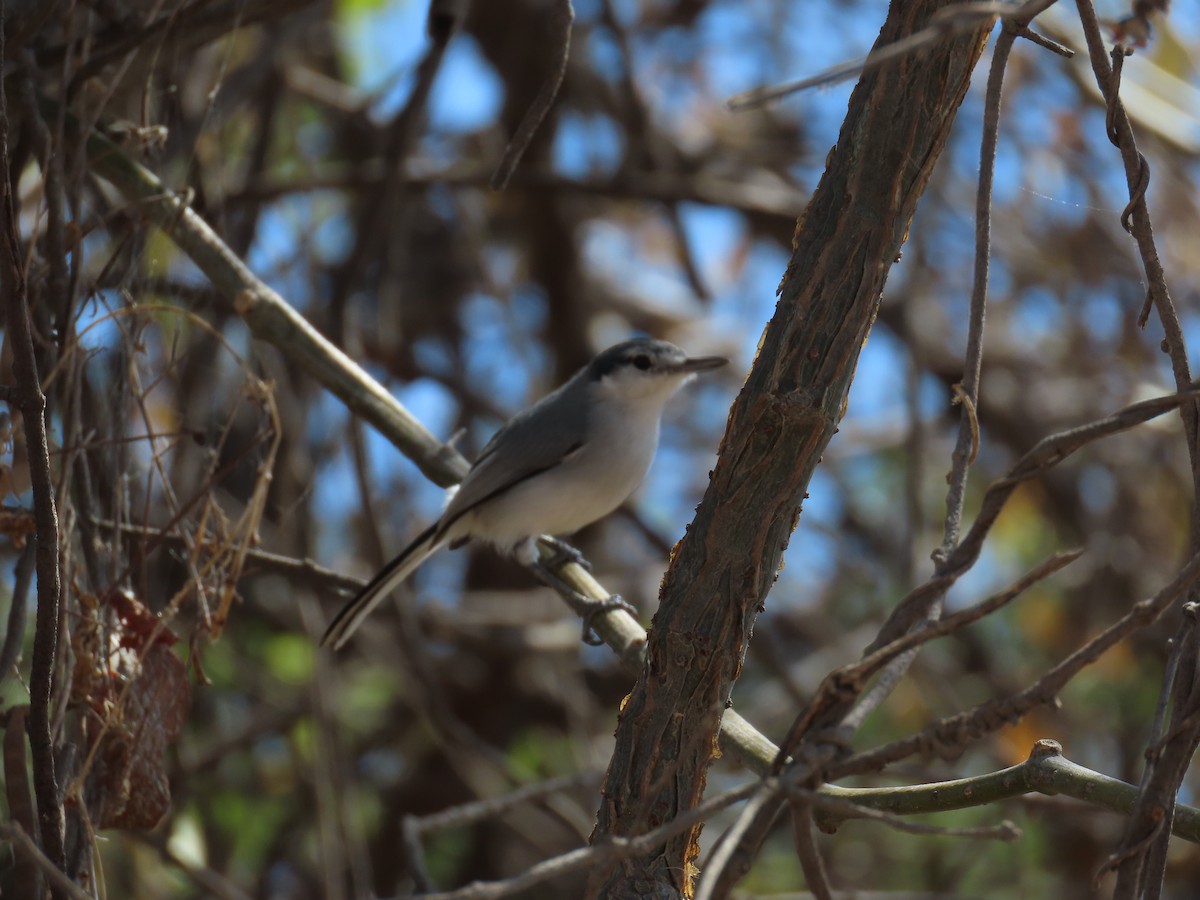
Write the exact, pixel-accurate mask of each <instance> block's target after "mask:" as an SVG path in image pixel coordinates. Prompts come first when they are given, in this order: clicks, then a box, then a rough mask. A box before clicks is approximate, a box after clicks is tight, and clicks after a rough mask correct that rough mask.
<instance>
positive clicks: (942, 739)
mask: <svg viewBox="0 0 1200 900" xmlns="http://www.w3.org/2000/svg"><path fill="white" fill-rule="evenodd" d="M1198 580H1200V554H1197V555H1196V556H1194V557H1192V559H1191V560H1189V562H1188V564H1187V565H1186V566H1184V567H1183V568H1182V569H1181V570H1180V571H1179V572H1178V573H1177V574H1176V575H1175V577H1174V578H1172V579H1171V581H1170V582H1169V583H1168V584H1167V585H1166V586H1164V587H1163V588H1162V589H1161V590H1160V591H1159V592H1158V593H1157V594H1155V595H1154V597H1152V598H1151V599H1149V600H1140V601H1138V602H1137V603H1135V604H1134V605H1133V608H1132V609H1130V611H1129V612H1128V613H1126V614H1125V615H1124V616H1122V617H1121V618H1120V619H1118V620H1117V621H1116V622H1114V623H1113V624H1112V625H1109V626H1108V628H1106V629H1104V631H1102V632H1100V634H1098V635H1096V637H1094V638H1092V640H1090V641H1088V642H1087V643H1086V644H1084V645H1083V646H1082V647H1080V648H1079V649H1078V650H1076V651H1075V652H1074V653H1072V654H1071V655H1070V656H1068V657H1067V658H1066V659H1064V660H1062V661H1061V662H1059V663H1058V664H1057V665H1056V666H1054V667H1053V668H1051V669H1050V670H1049V671H1047V672H1046V674H1044V675H1043V676H1042V677H1041V678H1039V679H1038V680H1037V681H1036V682H1034V683H1033V684H1031V685H1030V686H1029V687H1027V688H1026V689H1025V690H1023V691H1020V692H1019V693H1017V694H1013V695H1012V696H1009V697H1003V698H994V699H992V700H988V701H986V702H985V703H981V704H980V705H978V706H976V707H974V708H973V709H970V710H966V711H964V712H961V713H958V714H957V715H954V716H949V717H947V718H945V719H940V720H939V721H937V722H934V723H933V724H931V725H929V726H927V727H926V728H924V729H923V730H921V731H920V732H918V733H917V734H913V735H909V736H908V737H904V738H901V739H899V740H897V741H893V742H892V743H890V744H885V745H884V746H882V747H876V748H874V749H872V750H867V751H864V752H862V753H856V754H854V755H853V756H850V757H847V758H846V759H844V760H839V761H838V762H836V763H833V764H831V765H830V766H829V771H828V773H827V777H828V778H829V779H830V780H834V779H836V778H843V777H846V776H848V775H859V774H863V773H865V772H873V771H878V770H880V769H882V768H884V767H885V766H887V765H890V764H892V763H895V762H898V761H899V760H901V759H904V758H906V757H908V756H911V755H912V754H914V753H936V754H942V755H950V754H954V753H956V752H958V751H960V750H961V748H962V747H964V746H966V745H967V744H968V743H970V742H971V741H974V740H978V739H979V738H980V737H981V736H983V735H985V734H988V733H990V732H992V731H995V730H996V729H998V728H1001V727H1003V726H1004V725H1006V724H1008V723H1011V722H1015V721H1017V720H1018V719H1020V718H1021V717H1022V716H1024V715H1026V714H1027V713H1028V712H1029V711H1030V710H1031V709H1034V708H1035V707H1037V706H1044V705H1046V704H1050V703H1053V702H1055V700H1056V698H1057V697H1058V694H1059V692H1060V691H1061V690H1062V689H1063V688H1064V687H1065V686H1066V685H1067V683H1068V682H1069V681H1070V680H1071V679H1072V678H1074V677H1075V676H1076V675H1077V674H1078V673H1079V672H1080V671H1081V670H1082V669H1083V668H1084V667H1086V666H1088V665H1090V664H1091V663H1093V662H1095V661H1096V660H1097V659H1099V657H1100V656H1101V655H1102V654H1103V653H1104V652H1105V651H1107V650H1109V649H1111V648H1112V647H1114V646H1115V645H1116V644H1118V643H1120V642H1121V641H1123V640H1124V639H1125V638H1127V637H1128V636H1129V635H1130V634H1132V633H1133V632H1135V631H1137V630H1138V629H1141V628H1146V627H1147V626H1149V625H1151V624H1153V623H1154V622H1156V621H1157V620H1158V619H1159V617H1161V616H1162V614H1163V613H1165V612H1166V611H1167V610H1168V609H1170V608H1171V606H1172V604H1174V603H1175V602H1176V601H1178V600H1179V598H1180V597H1181V596H1183V595H1184V594H1185V592H1187V591H1189V590H1191V589H1193V588H1194V587H1195V585H1196V584H1197V581H1198Z"/></svg>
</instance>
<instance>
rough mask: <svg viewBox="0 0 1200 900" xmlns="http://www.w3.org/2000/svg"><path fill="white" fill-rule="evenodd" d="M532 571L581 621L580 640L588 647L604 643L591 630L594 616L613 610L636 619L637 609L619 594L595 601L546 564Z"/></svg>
mask: <svg viewBox="0 0 1200 900" xmlns="http://www.w3.org/2000/svg"><path fill="white" fill-rule="evenodd" d="M569 549H571V550H574V548H573V547H569ZM576 552H578V551H576ZM560 565H561V564H560ZM533 571H534V572H536V573H537V575H538V577H539V578H540V579H541V580H542V582H543V583H544V584H545V585H546V586H547V587H552V588H554V590H556V591H558V593H559V594H560V595H561V596H562V598H563V599H564V600H566V601H567V605H568V606H570V607H571V609H572V610H574V611H575V613H576V614H577V615H578V616H579V617H580V618H582V619H583V638H582V640H583V642H584V643H585V644H588V645H589V646H592V647H598V646H600V645H601V644H603V643H604V639H603V638H601V637H600V636H599V635H598V634H596V632H595V630H594V629H593V628H592V623H593V622H594V621H595V619H596V616H599V615H603V614H604V613H607V612H611V611H612V610H614V609H623V610H624V611H625V612H627V613H629V614H630V615H631V616H634V617H635V618H636V617H637V609H636V608H635V607H633V606H632V605H630V604H629V603H627V602H626V601H625V600H624V599H623V598H622V597H621V595H620V594H612V595H611V596H609V597H608V599H606V600H596V599H594V598H592V597H589V596H587V595H586V594H583V593H580V592H579V591H577V590H576V589H575V588H574V587H572V586H571V585H569V584H567V582H566V581H564V580H563V578H562V577H561V576H560V575H559V574H558V572H557V571H556V570H555V569H554V568H552V567H551V566H550V565H548V564H547V563H542V562H537V563H534V564H533Z"/></svg>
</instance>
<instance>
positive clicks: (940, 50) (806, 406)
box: [588, 0, 991, 898]
mask: <svg viewBox="0 0 1200 900" xmlns="http://www.w3.org/2000/svg"><path fill="white" fill-rule="evenodd" d="M949 5H951V4H950V2H947V0H923V2H908V3H893V4H892V6H891V9H890V11H889V15H888V19H887V22H886V23H885V24H884V27H883V30H882V31H881V33H880V36H879V40H878V42H877V45H876V46H877V47H881V46H884V45H886V44H890V43H892V42H894V41H896V40H897V39H899V38H902V37H904V36H906V35H909V34H913V33H914V32H916V31H918V30H920V29H922V28H923V27H925V26H926V25H928V24H929V22H930V19H931V17H932V16H933V15H934V14H935V13H937V11H938V10H940V9H942V8H944V7H946V6H949ZM985 25H986V27H983V28H979V29H976V30H971V31H966V32H962V33H959V34H956V35H949V36H945V37H943V38H942V39H940V40H938V41H937V42H935V43H932V44H930V45H928V46H927V47H926V48H924V49H922V50H918V51H916V52H914V53H912V54H909V55H907V56H904V57H902V58H899V59H898V60H896V61H895V62H891V63H888V64H885V65H883V66H881V67H879V68H878V69H875V70H873V71H869V72H867V73H866V74H864V75H863V77H862V78H861V80H860V82H859V84H858V86H857V87H856V89H855V91H854V93H853V95H852V97H851V99H850V105H849V110H848V113H847V116H846V120H845V122H844V124H843V126H842V131H841V134H840V136H839V138H838V143H837V145H836V146H835V147H834V149H833V150H832V151H831V153H830V155H829V160H828V166H827V168H826V171H825V174H824V176H823V177H822V179H821V182H820V184H819V186H818V187H817V190H816V193H815V194H814V195H813V199H812V201H811V203H810V204H809V206H808V208H807V210H806V211H805V213H804V215H803V216H802V217H801V219H800V221H799V223H798V225H797V229H796V235H795V239H794V242H793V253H792V258H791V260H790V262H789V264H788V269H787V272H786V274H785V275H784V279H783V282H782V285H781V289H780V290H781V297H780V301H779V303H778V305H777V307H776V311H775V315H774V317H773V318H772V320H771V322H770V324H769V325H768V327H767V330H766V332H765V334H764V336H763V342H762V347H761V350H760V352H759V356H758V359H757V360H756V361H755V364H754V367H753V369H752V370H751V372H750V375H749V378H748V379H747V381H746V384H745V386H744V388H743V389H742V392H741V395H740V396H739V397H738V399H737V401H736V402H735V403H734V406H733V409H732V410H731V412H730V418H729V425H728V428H727V431H726V436H725V439H724V441H723V442H722V445H721V449H720V456H719V460H718V463H717V466H716V468H715V470H714V472H713V475H712V478H711V481H710V483H709V486H708V490H707V491H706V493H705V496H704V499H703V501H702V503H701V505H700V507H699V510H698V512H697V515H696V519H695V522H694V524H693V526H692V528H691V529H690V530H689V533H688V535H686V536H685V538H684V540H683V541H682V542H681V543H680V545H679V547H678V548H677V552H676V554H675V555H674V557H673V559H672V563H671V567H670V569H669V570H668V572H667V576H666V579H665V581H664V583H663V588H662V595H661V596H662V603H661V606H660V609H659V611H658V614H657V615H656V616H655V618H654V623H653V626H652V628H651V631H650V638H649V646H648V651H649V652H648V656H647V664H646V667H645V668H644V670H643V671H642V674H641V676H640V677H639V679H638V681H637V684H636V685H635V687H634V689H633V692H632V694H631V696H630V698H629V700H628V701H627V703H626V705H625V707H624V709H623V711H622V713H621V716H620V721H619V724H618V726H617V734H616V738H617V744H616V749H615V751H614V754H613V758H612V762H611V763H610V767H609V771H608V774H607V777H606V781H605V785H604V788H603V795H602V802H601V806H600V810H599V816H598V822H597V825H596V829H595V831H594V832H593V835H592V840H593V842H598V841H602V840H603V839H604V837H605V836H606V835H632V834H637V833H639V832H641V831H645V830H647V829H649V828H653V827H654V826H656V825H659V824H661V823H663V822H664V821H668V820H670V819H672V818H674V817H675V816H676V815H678V814H679V812H680V811H681V810H685V809H688V808H690V807H692V806H694V805H695V804H696V803H697V802H698V801H699V800H700V798H701V795H702V794H703V791H704V785H705V780H706V777H707V772H708V766H709V764H710V763H711V761H712V759H713V758H714V751H715V749H716V737H717V731H718V725H719V722H720V717H721V713H722V711H723V710H724V708H725V706H726V705H727V703H728V701H729V698H730V692H731V690H732V687H733V684H734V682H735V680H736V679H737V677H738V674H739V673H740V670H741V665H742V659H743V657H744V655H745V651H746V646H747V643H748V641H749V638H750V634H751V631H752V628H753V625H754V620H755V618H756V616H757V614H758V612H759V610H760V609H762V604H763V602H764V600H765V597H766V595H767V592H768V591H769V590H770V588H771V585H772V584H773V583H774V580H775V574H776V572H777V570H778V568H779V565H780V559H781V556H782V554H783V551H784V549H785V548H786V546H787V543H788V539H789V537H790V535H791V533H792V530H793V529H794V527H795V525H796V521H797V518H798V516H799V513H800V505H801V501H802V500H803V498H804V496H805V488H806V486H807V485H808V481H809V478H810V477H811V475H812V473H813V470H814V469H815V467H816V465H817V463H818V462H819V460H820V458H821V454H822V453H823V452H824V449H825V447H826V445H827V444H828V443H829V440H830V438H831V437H832V436H833V434H834V432H835V431H836V428H837V423H838V421H839V420H840V418H841V416H842V413H843V410H844V408H845V404H846V397H847V393H848V391H849V387H850V383H851V380H852V379H853V375H854V369H855V365H856V363H857V360H858V354H859V350H860V348H861V347H862V345H863V342H864V341H865V340H866V338H867V335H868V333H869V332H870V328H871V324H872V322H873V321H874V318H875V313H876V311H877V309H878V306H879V300H880V296H881V294H882V291H883V287H884V283H885V281H886V279H887V275H888V272H889V271H890V269H891V266H892V264H893V263H894V262H895V261H897V260H898V259H899V255H900V248H901V246H902V244H903V243H904V240H905V237H906V235H907V230H908V226H909V222H910V220H911V219H912V216H913V213H914V211H915V209H916V204H917V200H918V199H919V198H920V196H921V193H922V191H923V190H924V188H925V185H926V182H927V181H928V179H929V176H930V173H931V171H932V169H933V166H934V164H935V163H936V162H937V159H938V157H939V156H940V155H941V152H942V149H943V147H944V146H945V144H946V140H947V137H948V135H949V132H950V127H951V125H952V124H953V121H954V117H955V113H956V112H957V110H958V107H959V105H960V103H961V102H962V99H963V96H964V94H965V92H966V90H967V86H968V83H969V81H970V77H971V72H972V70H973V69H974V67H975V64H976V62H977V61H978V60H979V57H980V55H981V53H982V51H983V47H984V45H985V43H986V39H987V34H988V31H989V30H990V25H991V23H990V22H987V23H985ZM699 831H700V829H699V826H697V827H696V828H694V829H693V830H692V831H690V832H687V833H684V834H683V835H681V836H680V837H678V838H676V839H674V840H672V841H670V842H668V843H667V844H666V845H665V846H663V847H660V848H659V849H658V850H656V851H655V852H654V853H652V854H650V855H648V856H645V857H641V858H636V859H631V860H625V861H623V862H622V863H620V864H617V865H614V866H612V867H607V868H602V869H597V870H596V871H595V872H594V873H593V874H592V877H591V878H590V880H589V884H588V897H597V898H598V897H604V898H626V897H628V898H633V897H639V898H645V897H656V898H657V897H662V898H668V897H680V896H690V895H691V889H692V881H693V877H694V874H695V869H694V865H693V862H694V860H695V858H696V854H697V852H698V838H699Z"/></svg>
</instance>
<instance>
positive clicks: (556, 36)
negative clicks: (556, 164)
mask: <svg viewBox="0 0 1200 900" xmlns="http://www.w3.org/2000/svg"><path fill="white" fill-rule="evenodd" d="M574 21H575V10H574V8H573V7H572V6H571V0H555V2H554V8H553V10H552V11H551V13H550V16H549V19H548V22H547V24H548V26H549V29H548V30H549V32H550V35H549V37H550V39H551V40H552V41H553V43H554V46H553V47H552V48H547V49H552V50H553V51H554V58H553V59H552V60H551V66H550V71H549V72H547V73H546V78H545V79H544V80H543V81H542V86H541V87H540V88H539V89H538V92H537V96H536V97H534V98H533V102H532V103H531V104H529V109H528V110H526V112H525V116H524V118H522V119H521V124H520V125H518V126H517V130H516V132H515V133H514V134H513V136H512V140H510V141H509V142H508V146H507V147H505V148H504V155H503V156H502V157H500V163H499V165H497V166H496V171H495V173H493V175H492V189H493V190H496V191H502V190H504V188H505V187H506V186H507V185H508V179H509V178H511V177H512V173H513V171H514V170H515V169H516V168H517V164H518V163H520V162H521V157H522V156H524V155H525V151H526V150H528V149H529V144H530V142H531V141H532V140H533V136H534V134H535V133H536V132H537V130H538V126H540V125H541V124H542V120H543V119H545V118H546V114H547V113H548V112H550V107H551V106H552V105H553V104H554V98H555V97H557V96H558V89H559V88H560V87H562V83H563V79H564V78H565V77H566V75H567V59H568V58H569V57H570V53H571V25H572V23H573V22H574Z"/></svg>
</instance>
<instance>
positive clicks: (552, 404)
mask: <svg viewBox="0 0 1200 900" xmlns="http://www.w3.org/2000/svg"><path fill="white" fill-rule="evenodd" d="M589 381H590V379H589V376H588V372H587V370H586V369H584V370H582V371H580V372H578V373H576V375H575V376H574V377H573V378H571V379H570V380H569V381H567V382H566V383H565V384H563V385H562V386H561V387H559V388H558V389H557V390H555V391H553V392H551V393H549V394H547V395H546V396H545V397H543V398H542V399H541V400H539V401H538V402H537V403H535V404H533V405H532V406H530V407H529V408H527V409H524V410H522V411H521V412H519V413H517V414H516V415H515V416H513V417H512V418H511V419H509V420H508V422H506V423H505V424H504V426H503V427H501V429H500V430H499V431H497V432H496V433H495V434H494V435H493V436H492V439H491V440H490V441H488V443H487V445H486V446H485V447H484V448H483V452H482V453H481V454H480V455H479V459H478V460H476V461H475V464H474V465H473V466H472V467H471V471H470V472H468V473H467V477H466V478H464V479H463V482H462V485H461V486H460V487H459V489H458V492H457V493H456V494H455V495H454V497H453V499H452V500H451V501H450V503H449V504H448V505H447V506H446V511H445V512H444V513H443V514H442V519H441V523H440V526H441V527H440V529H439V530H445V529H446V528H448V527H449V526H450V525H451V524H452V523H453V522H454V521H455V520H456V519H458V518H459V517H460V516H462V515H463V514H464V513H466V512H469V511H470V510H471V509H472V508H473V507H475V506H476V505H477V504H479V503H482V502H483V501H484V500H487V499H489V498H490V497H493V496H495V495H496V494H498V493H500V492H501V491H504V490H507V489H508V488H510V487H512V486H513V485H515V484H519V483H521V482H522V481H525V480H526V479H527V478H531V477H532V476H534V475H536V474H538V473H539V472H544V471H546V470H547V469H550V468H553V467H554V466H556V465H558V464H559V463H560V462H562V460H563V457H565V456H566V455H567V454H569V453H570V452H571V451H573V450H575V449H576V448H577V447H578V446H579V445H580V444H581V443H582V442H583V440H585V438H586V437H587V424H588V423H587V403H586V401H587V391H588V389H589Z"/></svg>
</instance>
